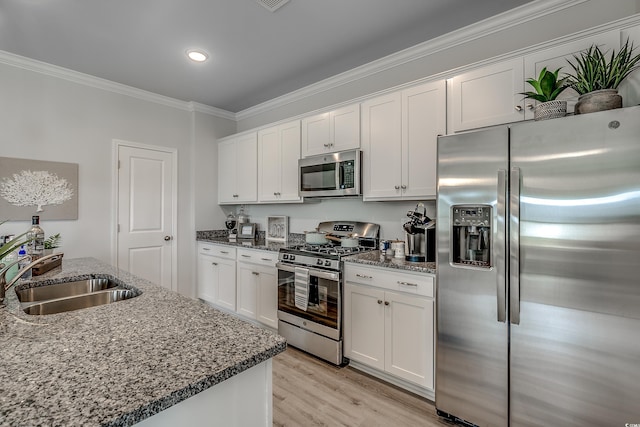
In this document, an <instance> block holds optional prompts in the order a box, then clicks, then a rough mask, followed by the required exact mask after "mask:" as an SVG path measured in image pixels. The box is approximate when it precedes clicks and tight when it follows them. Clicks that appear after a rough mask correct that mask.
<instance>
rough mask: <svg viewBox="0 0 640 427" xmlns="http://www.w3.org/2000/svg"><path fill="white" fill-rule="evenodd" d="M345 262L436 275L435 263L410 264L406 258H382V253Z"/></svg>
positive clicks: (366, 254)
mask: <svg viewBox="0 0 640 427" xmlns="http://www.w3.org/2000/svg"><path fill="white" fill-rule="evenodd" d="M343 259H344V262H352V263H357V264H367V265H374V266H376V267H385V268H395V269H398V270H408V271H416V272H419V273H430V274H436V263H435V262H409V261H405V259H404V258H393V257H392V258H388V257H386V258H385V257H382V256H381V253H380V251H370V252H364V253H361V254H356V255H351V256H348V257H345V258H343Z"/></svg>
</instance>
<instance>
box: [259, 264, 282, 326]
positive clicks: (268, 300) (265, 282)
mask: <svg viewBox="0 0 640 427" xmlns="http://www.w3.org/2000/svg"><path fill="white" fill-rule="evenodd" d="M258 272H259V275H258V285H257V286H258V300H257V307H256V310H257V311H256V314H257V319H258V321H259V322H261V323H263V324H265V325H267V326H269V327H271V328H273V329H278V270H277V269H275V268H273V267H260V269H259V270H258Z"/></svg>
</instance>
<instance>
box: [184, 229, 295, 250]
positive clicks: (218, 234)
mask: <svg viewBox="0 0 640 427" xmlns="http://www.w3.org/2000/svg"><path fill="white" fill-rule="evenodd" d="M196 240H197V241H199V242H205V243H215V244H219V245H229V246H235V247H239V248H248V249H260V250H265V251H274V252H278V251H279V250H280V248H286V247H287V246H288V245H295V244H300V243H304V241H305V236H304V234H296V233H291V234H289V239H288V241H287V242H274V241H266V240H265V238H264V232H258V238H257V239H255V240H246V239H236V240H233V241H229V237H228V231H227V230H209V231H197V232H196Z"/></svg>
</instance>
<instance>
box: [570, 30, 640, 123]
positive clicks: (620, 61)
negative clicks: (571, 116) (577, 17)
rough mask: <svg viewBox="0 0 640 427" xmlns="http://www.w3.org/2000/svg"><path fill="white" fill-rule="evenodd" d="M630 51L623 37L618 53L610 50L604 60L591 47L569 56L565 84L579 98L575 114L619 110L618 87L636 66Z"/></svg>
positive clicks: (639, 62)
mask: <svg viewBox="0 0 640 427" xmlns="http://www.w3.org/2000/svg"><path fill="white" fill-rule="evenodd" d="M633 51H634V47H633V43H631V44H629V39H628V38H627V41H626V42H625V43H624V45H623V46H622V47H621V48H620V50H619V51H618V53H616V52H615V50H612V51H611V55H610V56H609V57H608V58H607V56H606V54H605V52H602V50H600V48H599V47H598V46H597V45H595V44H594V45H592V46H591V47H590V48H589V49H587V50H585V51H583V52H582V53H580V54H579V55H573V58H574V60H575V62H572V61H571V60H567V62H569V65H571V68H573V73H570V74H569V75H568V76H567V77H568V82H569V85H570V87H571V88H572V89H574V90H575V91H576V92H578V94H579V95H580V96H579V98H578V102H577V103H576V106H575V113H576V114H585V113H593V112H596V111H604V110H612V109H614V108H622V97H621V96H620V95H618V85H620V83H621V82H622V81H623V80H624V79H625V78H626V77H627V76H628V75H629V74H631V73H632V72H633V71H635V70H636V69H637V68H638V67H640V54H638V55H635V56H634V55H633Z"/></svg>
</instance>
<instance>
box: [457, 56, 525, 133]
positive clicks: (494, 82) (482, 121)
mask: <svg viewBox="0 0 640 427" xmlns="http://www.w3.org/2000/svg"><path fill="white" fill-rule="evenodd" d="M449 84H450V91H449V105H450V115H451V117H450V123H451V127H452V130H453V131H454V132H459V131H462V130H467V129H474V128H479V127H485V126H492V125H496V124H501V123H510V122H516V121H520V120H523V119H524V111H525V109H527V108H530V109H533V104H532V103H531V102H530V101H529V100H523V96H522V95H520V93H521V92H523V90H524V71H523V60H522V57H518V58H515V59H510V60H508V61H502V62H499V63H494V64H490V65H487V66H484V67H481V68H478V69H475V70H471V71H468V72H466V73H463V74H460V75H458V76H455V77H454V78H452V79H451V80H450V82H449Z"/></svg>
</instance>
